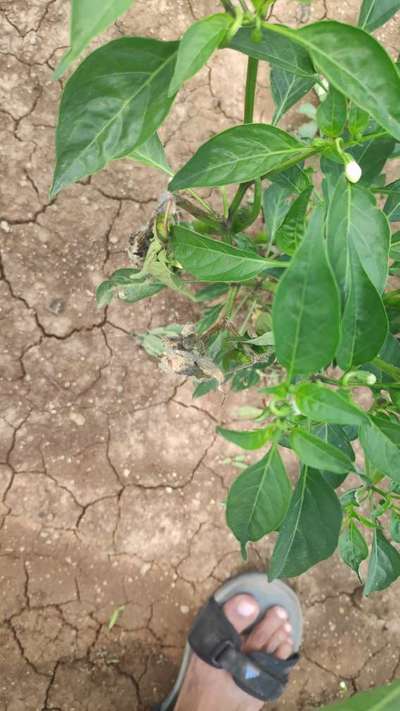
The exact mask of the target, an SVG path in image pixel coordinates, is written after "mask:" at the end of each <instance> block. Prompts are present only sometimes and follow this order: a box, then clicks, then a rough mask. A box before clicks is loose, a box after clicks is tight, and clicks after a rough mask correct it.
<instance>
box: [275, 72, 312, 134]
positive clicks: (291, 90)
mask: <svg viewBox="0 0 400 711" xmlns="http://www.w3.org/2000/svg"><path fill="white" fill-rule="evenodd" d="M270 82H271V92H272V97H273V99H274V102H275V113H274V117H273V120H272V123H273V124H274V125H276V124H277V123H279V121H280V120H281V118H282V116H283V115H284V114H285V113H286V112H287V111H289V109H291V108H292V106H294V105H295V104H296V103H297V102H298V101H299V100H300V99H302V98H303V96H305V95H306V94H308V92H309V91H310V90H311V89H312V88H313V86H314V84H315V76H312V77H311V78H310V77H302V76H297V75H296V74H292V72H288V71H286V70H285V69H282V68H281V67H277V66H275V67H272V69H271V79H270Z"/></svg>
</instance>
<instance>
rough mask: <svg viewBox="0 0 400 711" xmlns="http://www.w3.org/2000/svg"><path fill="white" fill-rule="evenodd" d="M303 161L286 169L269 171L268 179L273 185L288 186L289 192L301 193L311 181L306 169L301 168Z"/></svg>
mask: <svg viewBox="0 0 400 711" xmlns="http://www.w3.org/2000/svg"><path fill="white" fill-rule="evenodd" d="M303 165H304V164H303V163H300V164H299V165H293V166H292V167H291V168H287V170H283V171H280V172H276V173H270V175H269V176H268V179H269V180H270V181H271V183H274V184H275V185H281V186H282V187H283V188H288V190H289V191H290V192H291V193H302V192H303V191H304V190H306V189H307V188H309V187H310V186H311V181H310V178H309V175H308V173H307V171H305V170H304V169H303Z"/></svg>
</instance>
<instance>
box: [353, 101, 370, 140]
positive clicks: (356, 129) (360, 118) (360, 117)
mask: <svg viewBox="0 0 400 711" xmlns="http://www.w3.org/2000/svg"><path fill="white" fill-rule="evenodd" d="M369 120H370V116H369V114H368V113H367V112H366V111H363V110H362V109H360V108H359V107H358V106H355V105H354V104H351V106H350V111H349V118H348V127H349V131H350V134H351V135H352V136H354V137H358V136H361V135H362V134H363V133H364V131H365V129H366V128H367V126H368V124H369Z"/></svg>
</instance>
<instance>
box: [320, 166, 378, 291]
mask: <svg viewBox="0 0 400 711" xmlns="http://www.w3.org/2000/svg"><path fill="white" fill-rule="evenodd" d="M327 241H328V253H329V259H330V262H331V265H332V268H333V271H334V272H335V276H336V279H337V282H338V284H339V287H340V290H341V293H342V295H346V293H347V291H348V289H349V288H350V287H351V278H352V274H351V263H352V259H351V254H350V247H351V246H353V247H354V249H355V251H356V253H357V255H358V258H359V260H360V262H361V265H362V268H363V270H364V271H365V273H366V275H367V277H368V278H369V280H370V281H371V282H372V284H373V285H374V287H375V289H377V290H378V291H379V292H382V291H383V289H384V287H385V284H386V279H387V274H388V258H389V246H390V228H389V225H388V222H387V219H386V217H385V215H384V214H383V213H382V211H381V210H379V209H378V207H377V206H376V201H375V197H374V195H373V194H372V193H371V192H370V191H369V190H367V189H365V188H363V187H361V186H359V185H352V184H351V183H349V182H348V180H346V178H345V176H344V175H342V177H341V178H339V180H338V181H337V184H336V189H335V190H334V192H333V195H332V197H331V200H330V204H329V210H328V218H327ZM355 268H356V267H355Z"/></svg>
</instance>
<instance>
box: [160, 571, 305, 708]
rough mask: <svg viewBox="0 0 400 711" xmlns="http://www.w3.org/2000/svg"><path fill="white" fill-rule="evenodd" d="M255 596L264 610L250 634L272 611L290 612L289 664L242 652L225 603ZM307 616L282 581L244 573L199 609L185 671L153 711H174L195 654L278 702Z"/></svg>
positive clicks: (257, 693)
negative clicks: (235, 598) (290, 650)
mask: <svg viewBox="0 0 400 711" xmlns="http://www.w3.org/2000/svg"><path fill="white" fill-rule="evenodd" d="M242 594H247V595H252V596H253V597H254V599H255V600H256V601H257V603H258V605H259V607H260V614H259V616H258V618H257V620H256V621H255V622H254V623H253V624H252V625H251V627H249V628H248V629H247V630H245V633H244V634H249V632H251V630H252V629H253V628H254V627H255V626H256V625H257V624H258V623H259V622H260V620H262V619H263V617H264V616H265V614H266V612H267V610H268V609H269V608H270V607H275V606H276V605H279V606H280V607H283V608H284V609H285V610H286V611H287V613H288V617H289V619H288V621H289V622H290V624H291V625H292V628H293V632H292V639H293V648H294V653H293V654H292V656H291V657H289V659H285V660H282V659H277V658H276V657H275V656H274V655H273V654H268V653H267V652H250V654H243V652H242V651H241V646H242V639H241V636H240V635H239V634H238V632H237V631H236V630H235V628H234V627H233V626H232V625H231V623H230V622H229V620H228V619H227V618H226V617H225V615H224V612H223V606H224V604H225V603H226V602H227V601H228V600H230V599H231V598H232V597H235V596H236V595H242ZM302 629H303V617H302V613H301V607H300V603H299V600H298V598H297V595H296V594H295V593H294V592H293V590H291V589H290V588H289V587H288V586H287V585H285V583H283V582H282V581H281V580H274V581H273V582H272V583H269V582H268V579H267V577H266V575H265V574H263V573H243V574H242V575H238V576H237V577H235V578H232V579H231V580H228V581H227V582H226V583H225V584H224V585H223V586H222V587H221V588H219V589H218V590H217V591H216V592H215V593H214V595H213V596H212V597H211V598H210V599H209V601H208V603H207V604H206V605H205V606H204V607H203V608H202V609H201V610H200V612H199V613H198V615H197V617H196V619H195V620H194V623H193V626H192V628H191V630H190V633H189V638H188V643H187V644H186V648H185V651H184V654H183V658H182V663H181V668H180V670H179V674H178V678H177V680H176V682H175V685H174V687H173V689H172V691H171V692H170V694H169V695H168V697H167V698H166V699H165V700H164V701H163V702H162V703H161V704H160V705H158V706H156V707H155V708H154V711H172V709H173V708H174V707H175V704H176V701H177V698H178V695H179V692H180V690H181V688H182V685H183V682H184V679H185V676H186V672H187V670H188V667H189V663H190V659H191V656H192V652H195V653H196V654H197V656H198V657H200V659H202V660H203V661H204V662H206V663H207V664H210V665H211V666H213V667H216V668H217V669H225V671H227V672H229V673H230V674H231V676H232V678H233V680H234V682H235V684H236V685H237V686H239V687H240V689H242V690H243V691H245V692H246V694H249V696H253V697H255V698H256V699H259V700H260V701H275V699H277V698H278V697H279V696H281V694H283V692H284V690H285V688H286V685H287V683H288V674H289V671H290V670H291V669H292V668H293V667H294V665H295V664H296V663H297V661H298V659H299V654H298V651H299V648H300V645H301V640H302Z"/></svg>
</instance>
